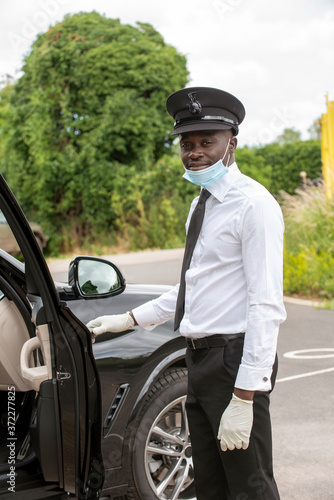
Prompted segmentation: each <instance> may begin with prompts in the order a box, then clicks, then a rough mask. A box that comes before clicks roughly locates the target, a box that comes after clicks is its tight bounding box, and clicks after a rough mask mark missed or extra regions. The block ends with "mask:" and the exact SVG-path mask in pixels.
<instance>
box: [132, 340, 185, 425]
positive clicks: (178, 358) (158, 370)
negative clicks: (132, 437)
mask: <svg viewBox="0 0 334 500" xmlns="http://www.w3.org/2000/svg"><path fill="white" fill-rule="evenodd" d="M185 355H186V349H185V348H182V349H179V350H177V351H174V352H172V353H170V354H169V355H168V356H166V357H165V358H164V359H163V360H162V361H160V363H158V364H157V365H156V367H155V369H154V370H152V372H151V373H150V376H149V377H148V378H147V380H146V382H145V384H144V385H143V387H142V388H141V391H140V393H139V394H138V397H137V399H136V402H135V404H134V406H133V409H132V412H131V417H130V421H131V422H132V421H133V420H135V419H136V417H137V416H138V414H139V413H140V410H141V408H142V406H143V405H144V403H145V399H146V396H147V394H148V393H149V391H150V388H151V387H152V386H153V385H154V384H155V382H156V381H157V380H158V379H159V378H160V377H161V375H162V374H163V373H164V372H165V371H166V370H169V369H171V368H176V367H181V368H186V361H185Z"/></svg>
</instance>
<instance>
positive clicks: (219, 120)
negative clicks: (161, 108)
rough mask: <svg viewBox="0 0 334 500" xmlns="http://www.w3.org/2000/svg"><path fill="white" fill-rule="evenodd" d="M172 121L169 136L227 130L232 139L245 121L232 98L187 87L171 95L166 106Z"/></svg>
mask: <svg viewBox="0 0 334 500" xmlns="http://www.w3.org/2000/svg"><path fill="white" fill-rule="evenodd" d="M166 107H167V111H168V113H169V114H170V115H171V116H172V117H173V118H174V120H175V123H174V131H173V132H172V135H177V134H182V133H184V132H193V131H197V130H227V129H230V128H232V129H233V135H237V134H238V132H239V125H240V123H241V122H242V121H243V119H244V117H245V108H244V106H243V104H242V103H241V102H240V101H239V99H237V98H236V97H234V96H233V95H232V94H229V93H228V92H225V91H224V90H219V89H214V88H210V87H189V88H185V89H181V90H178V91H176V92H174V93H173V94H171V95H170V96H169V97H168V99H167V102H166Z"/></svg>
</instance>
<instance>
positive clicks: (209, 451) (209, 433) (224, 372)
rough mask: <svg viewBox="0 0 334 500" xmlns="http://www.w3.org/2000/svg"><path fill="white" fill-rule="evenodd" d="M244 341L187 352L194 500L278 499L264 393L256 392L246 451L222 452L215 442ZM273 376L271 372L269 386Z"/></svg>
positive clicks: (229, 397)
mask: <svg viewBox="0 0 334 500" xmlns="http://www.w3.org/2000/svg"><path fill="white" fill-rule="evenodd" d="M242 351H243V338H237V339H234V340H232V341H230V342H229V343H228V344H227V346H225V347H215V348H211V349H198V350H191V349H187V353H186V362H187V367H188V377H189V378H188V395H187V401H186V409H187V416H188V421H189V429H190V436H191V443H192V451H193V462H194V473H195V489H196V496H197V500H278V499H279V493H278V490H277V486H276V483H275V480H274V476H273V464H272V438H271V423H270V414H269V393H268V392H260V391H257V392H256V393H255V396H254V403H253V413H254V420H253V428H252V432H251V437H250V443H249V447H248V448H247V449H246V450H242V449H241V450H237V449H235V450H232V451H230V450H227V451H225V452H223V451H222V450H221V448H220V441H218V439H217V435H218V428H219V424H220V419H221V416H222V414H223V412H224V410H225V408H226V407H227V406H228V404H229V403H230V401H231V397H232V393H233V389H234V382H235V378H236V375H237V371H238V367H239V364H240V361H241V356H242ZM276 372H277V359H276V363H275V366H274V370H273V376H272V387H273V386H274V382H275V378H276Z"/></svg>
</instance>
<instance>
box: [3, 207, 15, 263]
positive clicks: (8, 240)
mask: <svg viewBox="0 0 334 500" xmlns="http://www.w3.org/2000/svg"><path fill="white" fill-rule="evenodd" d="M0 248H2V250H5V252H7V253H10V254H12V255H15V256H17V255H18V254H19V253H20V248H19V245H18V243H17V241H16V238H15V236H14V234H13V231H12V230H11V228H10V225H9V224H8V222H7V220H6V217H5V216H4V214H3V213H2V212H1V211H0Z"/></svg>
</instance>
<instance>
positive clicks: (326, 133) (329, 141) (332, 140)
mask: <svg viewBox="0 0 334 500" xmlns="http://www.w3.org/2000/svg"><path fill="white" fill-rule="evenodd" d="M326 107H327V113H324V114H323V115H322V117H321V160H322V173H323V178H324V186H325V191H326V195H327V196H328V198H331V197H332V195H333V194H334V101H329V99H328V93H327V95H326Z"/></svg>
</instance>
